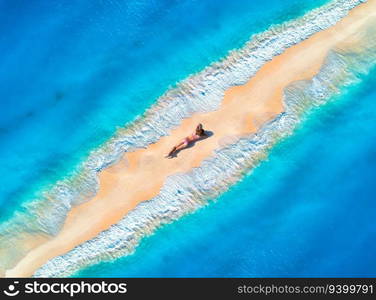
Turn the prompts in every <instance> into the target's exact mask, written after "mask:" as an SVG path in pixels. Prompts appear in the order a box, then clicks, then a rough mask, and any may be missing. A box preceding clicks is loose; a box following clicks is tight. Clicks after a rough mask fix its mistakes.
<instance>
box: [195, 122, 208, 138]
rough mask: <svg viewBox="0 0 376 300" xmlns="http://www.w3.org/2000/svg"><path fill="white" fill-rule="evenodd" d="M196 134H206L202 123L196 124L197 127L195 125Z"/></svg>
mask: <svg viewBox="0 0 376 300" xmlns="http://www.w3.org/2000/svg"><path fill="white" fill-rule="evenodd" d="M196 134H197V135H198V136H206V133H205V130H204V128H202V124H201V123H200V124H198V125H197V127H196Z"/></svg>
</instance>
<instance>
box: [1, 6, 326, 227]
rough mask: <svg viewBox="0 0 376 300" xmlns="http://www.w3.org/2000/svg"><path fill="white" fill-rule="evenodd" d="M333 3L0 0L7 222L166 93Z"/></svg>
mask: <svg viewBox="0 0 376 300" xmlns="http://www.w3.org/2000/svg"><path fill="white" fill-rule="evenodd" d="M326 2H327V0H315V1H313V0H309V1H308V0H307V1H301V0H289V1H278V0H268V1H263V0H257V1H248V0H240V1H230V0H229V1H221V2H220V5H218V1H216V0H205V1H202V0H201V1H198V0H189V1H188V0H183V1H149V0H144V1H115V0H113V1H99V0H98V1H92V0H83V1H79V2H76V1H75V2H72V1H64V0H63V1H62V0H49V1H42V0H37V1H26V0H13V1H0V53H1V56H0V99H1V111H0V156H1V162H2V163H1V164H0V174H3V175H4V174H6V176H3V177H2V184H1V185H0V205H1V210H0V219H1V220H4V219H6V218H8V217H9V216H10V215H11V214H12V213H13V212H14V210H15V208H18V209H19V206H20V204H21V203H23V202H25V201H28V200H30V199H32V198H34V197H37V196H38V195H39V193H40V192H41V191H43V190H45V189H46V188H48V187H49V186H50V185H51V184H53V183H54V182H56V181H57V180H58V179H62V178H64V177H65V176H67V175H69V174H71V173H72V172H73V171H74V169H75V168H76V167H77V165H78V164H79V163H80V162H81V161H82V160H84V159H85V157H87V155H88V152H89V151H90V150H91V149H93V148H94V147H97V146H98V145H100V144H101V143H102V142H104V141H105V140H106V139H107V138H109V137H110V136H111V135H112V134H113V133H114V131H115V129H116V128H117V127H118V126H123V125H124V124H126V123H127V122H129V121H131V120H133V119H134V118H135V117H136V116H138V115H140V114H141V113H142V112H143V111H145V109H146V108H147V107H149V106H150V105H151V104H152V103H153V102H154V101H155V100H156V99H157V98H158V97H159V96H160V95H161V94H162V93H163V92H164V91H165V90H166V89H167V88H168V87H169V86H171V85H174V84H175V83H176V82H177V81H179V80H181V79H183V78H185V77H187V76H188V75H189V74H191V73H194V72H197V71H199V70H201V69H202V68H204V67H205V66H207V65H208V64H210V63H211V62H213V61H216V60H218V59H220V58H221V57H223V56H224V55H225V54H226V53H227V51H228V50H230V49H233V48H238V47H240V46H241V45H242V44H243V43H244V42H245V41H247V40H248V38H249V36H250V35H251V34H253V33H256V32H260V31H263V30H266V29H267V28H268V27H269V26H270V25H271V24H278V23H281V22H283V21H286V20H289V19H291V18H295V17H297V16H299V15H302V14H303V13H304V12H306V11H308V10H309V9H312V8H313V7H316V6H319V5H321V4H323V3H326Z"/></svg>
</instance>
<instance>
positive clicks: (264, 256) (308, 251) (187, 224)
mask: <svg viewBox="0 0 376 300" xmlns="http://www.w3.org/2000/svg"><path fill="white" fill-rule="evenodd" d="M363 77H364V78H363V79H362V82H361V83H360V84H357V85H355V86H353V87H351V88H350V89H347V91H344V93H343V94H342V96H340V97H338V99H336V100H335V101H334V102H331V103H330V104H327V105H326V106H324V107H322V108H320V109H317V110H315V111H314V112H312V113H311V114H310V115H309V116H308V118H307V120H305V121H304V122H303V123H302V124H301V125H300V127H299V128H298V129H297V131H296V132H295V134H294V135H293V136H291V137H289V138H287V139H286V140H285V141H283V142H281V143H279V144H278V145H277V146H276V147H275V148H274V149H273V150H272V151H271V153H270V155H269V157H268V160H267V161H264V162H263V163H262V164H261V165H260V166H259V167H258V168H256V170H255V171H254V172H253V173H252V174H250V175H248V176H246V177H245V178H244V179H243V180H242V181H241V182H240V183H238V184H237V185H235V186H234V187H233V188H231V189H230V191H228V192H227V193H225V194H223V195H222V196H221V197H220V198H219V199H217V201H216V202H212V203H211V204H210V205H208V206H206V207H205V208H202V209H200V210H199V211H197V212H196V213H194V214H191V215H188V216H186V217H184V218H182V219H180V220H178V221H176V222H174V223H172V224H169V225H166V226H164V227H162V228H161V229H159V230H158V231H157V232H156V233H155V234H154V235H152V236H150V237H148V238H146V239H144V240H143V241H142V242H141V244H140V246H139V247H138V248H137V249H136V252H135V254H133V255H131V256H127V257H123V258H120V259H117V260H115V261H114V262H106V263H100V264H97V265H94V266H92V267H88V268H86V269H84V270H82V271H81V272H79V273H78V274H76V275H75V276H88V277H91V276H105V277H117V276H135V277H143V276H157V277H159V276H172V277H175V276H177V277H179V276H183V277H184V276H188V277H206V276H208V277H212V276H213V277H215V276H218V277H222V276H225V277H226V276H233V277H237V276H255V277H258V276H263V277H269V276H271V277H273V276H286V277H291V276H292V277H294V276H318V277H320V276H329V277H330V276H344V277H346V276H375V275H376V273H375V270H376V258H375V256H374V253H375V251H376V244H375V240H376V224H375V222H374V221H375V217H376V215H375V212H376V203H375V199H376V186H375V179H376V175H375V170H376V131H375V124H376V102H375V99H376V69H374V70H373V71H372V72H371V73H370V74H368V75H366V76H363Z"/></svg>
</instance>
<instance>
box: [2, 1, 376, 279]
mask: <svg viewBox="0 0 376 300" xmlns="http://www.w3.org/2000/svg"><path fill="white" fill-rule="evenodd" d="M374 12H376V1H369V2H367V3H365V4H361V5H360V6H358V7H356V8H354V9H353V10H352V11H351V13H350V14H349V15H348V16H346V17H345V18H344V19H342V20H341V21H340V22H338V23H337V24H336V25H335V26H333V27H331V28H329V29H327V30H324V31H321V32H319V33H316V34H314V35H313V36H311V37H310V38H308V39H306V40H304V41H303V42H301V43H299V44H297V45H295V46H292V47H290V48H289V49H287V50H286V51H285V52H284V53H283V54H281V55H279V56H277V57H275V58H273V60H271V61H269V62H267V63H266V64H265V65H264V66H263V67H262V68H261V69H260V70H259V71H258V72H257V74H256V75H255V76H254V77H253V78H251V79H250V80H249V81H248V82H247V83H246V84H244V85H242V86H236V87H232V88H230V89H228V90H227V91H226V92H225V96H224V99H223V101H222V104H221V106H220V108H219V109H218V110H217V111H213V112H209V113H197V114H194V115H192V116H191V117H190V118H187V119H185V120H183V121H182V123H181V124H180V126H178V127H177V128H175V129H174V130H172V131H171V133H170V135H168V136H165V137H163V138H161V139H160V140H159V141H157V142H156V143H154V144H151V145H149V146H148V147H147V148H146V149H140V150H137V151H135V152H131V153H126V154H125V155H124V157H123V159H122V160H121V161H119V162H118V163H116V164H115V165H113V166H111V167H109V168H107V169H105V170H103V171H102V172H101V173H100V174H99V178H100V188H99V192H98V194H97V195H96V196H95V197H94V198H93V199H92V200H90V201H88V202H86V203H84V204H81V205H79V206H76V207H74V208H72V210H71V211H70V212H69V214H68V216H67V219H66V221H65V223H64V226H63V228H62V230H61V231H60V233H59V234H58V235H57V236H56V237H54V238H52V239H49V240H47V241H45V242H43V243H41V244H39V245H38V246H37V247H35V248H34V249H33V250H31V251H30V252H29V253H28V254H27V255H26V256H25V257H24V258H22V259H21V260H20V261H18V263H17V264H16V265H15V266H14V268H12V269H9V270H7V271H6V276H7V277H24V276H31V275H32V274H33V273H34V272H35V270H36V269H38V268H39V267H41V266H42V265H43V264H44V263H45V262H47V261H48V260H49V259H51V258H53V257H55V256H58V255H61V254H64V253H66V252H67V251H69V250H71V249H72V248H74V247H75V246H77V245H79V244H81V243H83V242H85V241H87V240H89V239H91V238H93V237H95V236H96V235H97V234H98V233H100V232H101V231H103V230H105V229H107V228H108V227H109V226H111V225H112V224H114V223H116V222H118V221H119V220H120V219H121V218H122V217H123V216H124V215H126V214H127V213H128V212H129V211H130V210H132V209H133V208H134V207H136V206H137V204H139V203H140V202H142V201H145V200H149V199H151V198H153V197H154V196H156V195H157V194H158V193H159V191H160V189H161V187H162V186H163V183H164V182H165V180H166V178H167V177H168V176H170V175H173V174H176V173H184V172H187V171H189V170H190V169H192V168H194V167H197V166H199V165H200V164H201V163H202V161H203V160H205V159H207V158H209V157H210V156H212V155H213V154H214V150H216V149H218V148H220V147H222V146H223V145H225V144H226V141H228V140H232V141H233V140H234V139H238V138H239V137H240V136H243V135H246V134H250V133H253V132H256V131H257V130H258V129H259V128H260V127H261V126H262V125H263V124H265V122H267V121H269V120H271V119H273V118H274V117H276V116H277V115H278V114H279V113H281V112H282V111H283V98H282V96H283V90H284V89H285V88H286V87H287V86H288V85H289V84H291V83H292V82H295V81H299V80H307V79H311V78H312V77H313V76H314V75H315V74H317V73H318V71H319V70H320V67H321V66H322V64H323V62H324V60H325V58H326V56H327V55H328V52H329V51H330V50H331V49H333V48H334V47H341V48H343V47H352V46H354V44H356V43H358V42H359V41H358V40H359V38H358V37H357V33H358V32H361V31H362V29H363V27H364V26H366V24H367V23H368V22H369V21H370V20H371V15H372V14H373V15H372V17H373V18H374V17H375V13H374ZM198 123H202V124H204V128H205V129H206V130H208V131H211V132H212V133H213V135H211V136H210V137H209V138H207V139H205V140H202V141H198V142H197V143H196V144H195V145H194V147H190V148H188V149H184V150H183V151H181V152H179V153H178V155H177V157H175V158H172V159H166V158H164V157H165V155H166V154H167V153H168V152H169V150H170V149H171V147H172V146H173V145H175V144H176V143H177V142H179V141H180V140H181V139H182V138H184V137H185V136H187V135H188V134H190V133H192V131H193V130H194V128H195V127H196V125H197V124H198Z"/></svg>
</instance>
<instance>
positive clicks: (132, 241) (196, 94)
mask: <svg viewBox="0 0 376 300" xmlns="http://www.w3.org/2000/svg"><path fill="white" fill-rule="evenodd" d="M360 2H361V1H334V2H332V3H330V4H329V5H326V6H324V7H322V8H319V9H316V10H314V11H312V12H310V13H309V14H308V15H306V16H304V17H303V18H301V19H299V20H297V21H294V22H289V23H287V24H284V25H281V26H277V27H273V28H271V29H270V30H269V31H267V32H265V33H263V34H261V35H258V36H255V37H253V39H252V41H251V42H249V43H248V44H247V45H246V46H245V47H244V48H242V49H240V50H238V51H235V52H232V53H231V54H230V55H229V56H228V57H227V58H226V59H225V60H223V61H222V62H220V63H217V64H214V65H212V66H210V67H208V68H207V69H205V70H204V71H203V72H201V73H199V74H197V75H195V76H193V77H191V78H189V79H188V80H186V81H184V82H183V83H181V85H179V87H177V88H176V89H174V90H171V91H170V92H168V93H166V95H165V96H164V97H162V98H161V99H160V101H159V102H158V103H157V104H156V105H155V106H154V107H152V108H151V109H150V111H148V112H147V113H146V115H145V116H144V117H143V119H140V120H138V122H136V124H134V125H132V126H131V127H129V128H127V129H125V131H124V132H123V133H119V135H118V136H116V137H114V139H113V140H112V141H111V142H109V144H108V145H107V146H108V147H109V148H108V149H112V150H114V151H115V153H117V154H115V155H113V156H112V159H110V160H107V161H106V163H104V161H105V160H100V162H101V163H98V164H96V165H95V166H96V168H97V169H96V170H100V169H101V168H103V167H105V166H107V165H109V164H111V163H112V162H114V161H116V159H117V157H118V156H119V155H120V154H121V153H122V152H123V151H129V150H130V149H134V148H135V147H144V146H145V145H146V144H147V143H150V142H153V141H155V140H156V139H158V138H157V137H159V136H161V135H164V134H166V133H167V132H165V131H163V132H162V131H158V130H160V129H159V128H160V123H158V122H162V123H163V124H168V126H169V128H172V127H174V126H176V125H177V123H178V122H177V123H176V122H175V121H173V120H174V118H172V119H171V120H170V119H169V116H171V115H174V114H175V116H179V117H180V119H181V118H184V117H186V116H187V115H189V114H191V113H192V112H194V111H196V110H199V111H203V110H205V109H206V110H207V109H208V108H210V109H215V108H216V107H217V106H218V105H219V103H220V100H221V98H222V95H223V92H224V90H226V89H227V88H228V87H230V86H232V85H235V84H242V83H245V82H246V81H248V80H249V78H250V77H251V76H252V75H253V74H254V73H255V72H256V71H257V69H258V68H259V67H260V66H261V65H262V64H263V63H265V61H267V60H269V59H271V58H272V57H273V56H274V55H277V54H279V53H281V52H282V51H283V50H284V49H285V48H287V47H289V46H291V45H292V44H295V43H297V42H299V41H301V40H303V39H304V38H307V37H308V36H309V35H311V34H312V33H314V32H315V31H319V30H322V29H325V28H327V27H329V26H330V25H332V24H334V23H335V22H336V21H338V19H339V18H340V17H341V16H344V15H345V14H346V13H347V11H348V10H349V9H350V8H352V7H353V6H354V5H356V4H358V3H360ZM256 45H257V47H256ZM375 46H376V45H374V44H372V45H368V47H367V48H365V49H362V51H358V52H343V51H340V50H337V51H331V52H330V54H329V55H328V57H327V59H326V62H325V64H324V65H323V67H322V68H321V70H320V72H319V73H318V74H317V75H316V76H315V77H314V78H312V80H307V81H299V82H296V83H293V84H291V85H290V86H289V87H287V88H286V89H285V91H284V108H285V109H284V112H283V113H281V114H279V115H278V116H277V117H276V118H275V119H274V120H272V121H270V122H268V123H267V124H265V125H264V126H263V127H262V129H261V130H259V132H257V133H256V134H252V135H250V136H247V137H244V138H241V139H240V140H238V141H237V142H236V143H232V144H230V145H228V146H226V147H224V148H222V149H219V150H217V151H215V155H214V156H213V157H211V158H209V159H207V160H205V161H204V162H203V163H202V165H201V166H200V167H198V168H194V169H192V171H190V172H188V173H185V174H175V175H172V176H170V177H168V179H167V180H166V182H165V184H164V186H163V187H162V189H161V191H160V193H159V194H158V195H157V196H156V197H154V198H153V199H151V200H149V201H145V202H143V203H141V204H139V205H138V206H137V207H136V208H135V209H133V210H132V211H131V212H130V213H129V214H127V215H126V216H125V217H123V219H122V220H121V221H120V222H118V223H117V224H114V225H112V226H111V227H110V228H109V229H107V230H105V231H103V232H101V233H100V234H99V235H98V236H96V237H95V238H93V239H91V240H89V241H87V242H85V243H83V244H81V245H79V246H77V247H76V248H74V249H73V250H71V251H70V252H68V253H66V254H64V255H62V256H59V257H55V258H53V259H51V260H50V261H48V262H47V263H46V264H45V265H44V266H42V267H41V268H40V269H39V270H37V272H36V273H35V274H34V276H36V277H57V276H67V275H70V274H72V273H74V272H76V271H78V270H79V269H81V268H83V267H85V266H87V265H89V264H93V263H96V262H100V261H103V260H107V259H114V258H117V257H120V256H124V255H128V254H131V253H132V252H133V251H134V250H135V248H136V246H137V245H138V244H139V242H140V240H141V238H142V237H144V236H145V235H148V234H151V233H152V232H153V231H154V230H155V229H156V228H158V227H159V226H161V225H163V224H166V223H169V222H172V221H173V220H176V219H178V218H179V217H181V216H182V215H184V214H186V213H189V212H192V211H194V210H196V209H197V208H199V207H201V206H202V205H205V204H206V203H207V202H208V200H209V199H213V198H215V197H217V196H218V195H219V194H220V193H222V192H223V191H225V190H226V189H227V188H228V187H229V186H231V185H232V184H233V183H235V182H236V181H237V180H239V179H240V178H241V177H242V176H243V175H244V173H246V172H249V171H250V170H252V169H253V168H254V167H255V166H257V165H258V164H259V162H260V161H261V160H262V159H263V158H265V157H266V155H267V153H268V151H269V150H270V148H271V147H272V146H273V145H275V144H276V143H277V142H278V141H280V140H281V139H283V138H285V137H286V136H288V135H290V134H291V133H292V132H293V130H294V129H295V128H296V126H297V125H298V124H299V123H300V122H301V120H302V119H303V118H304V116H305V115H306V113H307V112H308V111H309V110H311V109H312V108H314V107H318V106H320V105H322V104H324V103H326V102H328V101H329V100H330V99H333V98H334V97H335V96H336V95H338V94H339V92H340V91H341V87H342V88H344V87H346V86H348V85H351V84H355V83H356V82H357V81H358V80H359V79H358V78H359V77H358V75H359V74H363V73H366V72H367V71H368V70H369V69H370V67H371V66H372V64H373V63H374V61H375V58H376V53H375ZM209 74H210V75H209ZM229 74H231V76H230V75H229ZM196 80H197V82H196ZM183 87H185V89H183V90H184V91H185V92H184V93H182V94H179V93H180V92H182V91H183V90H181V89H182V88H183ZM177 93H178V95H179V96H177ZM174 97H176V99H175V98H174ZM171 98H172V99H175V100H171ZM203 101H205V104H204V106H203V107H201V104H202V102H203ZM179 107H182V110H180V108H179ZM170 110H171V111H170ZM161 111H164V112H165V113H166V115H163V114H162V113H161V114H159V113H160V112H161ZM170 113H171V114H170ZM162 115H163V117H162ZM145 120H149V121H148V122H151V123H150V124H149V125H150V126H148V125H145V123H144V121H145ZM155 120H157V121H156V122H157V123H154V122H155ZM137 126H140V127H137ZM154 126H155V127H154ZM143 127H145V129H144V131H143V134H140V135H138V136H133V132H137V130H136V131H133V130H134V129H135V128H143ZM138 130H139V129H138ZM111 147H113V148H111ZM119 148H121V149H122V150H121V151H119V150H118V151H119V152H116V150H117V149H119ZM101 151H104V152H103V153H108V152H107V151H108V150H107V149H106V150H104V149H101ZM101 157H107V156H106V155H105V154H103V156H101ZM93 166H94V165H93Z"/></svg>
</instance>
